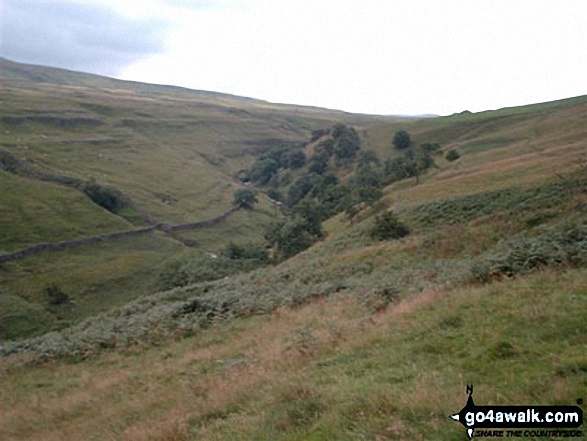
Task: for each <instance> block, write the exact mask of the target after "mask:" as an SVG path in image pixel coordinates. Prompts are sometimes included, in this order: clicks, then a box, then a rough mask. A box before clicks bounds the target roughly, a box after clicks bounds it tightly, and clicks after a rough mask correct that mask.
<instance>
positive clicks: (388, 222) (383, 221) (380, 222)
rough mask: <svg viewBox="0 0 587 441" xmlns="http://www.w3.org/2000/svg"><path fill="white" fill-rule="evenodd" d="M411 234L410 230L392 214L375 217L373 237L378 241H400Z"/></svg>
mask: <svg viewBox="0 0 587 441" xmlns="http://www.w3.org/2000/svg"><path fill="white" fill-rule="evenodd" d="M408 234H410V230H409V229H408V227H406V226H405V225H404V224H403V223H401V222H400V220H399V219H398V218H397V217H396V216H395V215H394V214H393V213H392V212H391V211H387V212H386V213H384V214H382V215H380V216H377V217H375V224H374V225H373V228H372V229H371V233H370V235H371V237H372V238H373V239H376V240H389V239H399V238H401V237H404V236H407V235H408Z"/></svg>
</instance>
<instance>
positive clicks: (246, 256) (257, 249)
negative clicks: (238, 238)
mask: <svg viewBox="0 0 587 441" xmlns="http://www.w3.org/2000/svg"><path fill="white" fill-rule="evenodd" d="M222 254H223V255H225V256H226V257H228V258H229V259H232V260H258V261H259V262H263V263H264V262H267V261H268V260H269V253H268V252H267V249H265V247H262V246H260V245H255V244H245V245H237V244H235V243H232V242H231V243H229V244H228V245H226V248H225V249H224V251H223V252H222Z"/></svg>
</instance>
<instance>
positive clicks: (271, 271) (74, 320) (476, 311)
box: [0, 61, 587, 440]
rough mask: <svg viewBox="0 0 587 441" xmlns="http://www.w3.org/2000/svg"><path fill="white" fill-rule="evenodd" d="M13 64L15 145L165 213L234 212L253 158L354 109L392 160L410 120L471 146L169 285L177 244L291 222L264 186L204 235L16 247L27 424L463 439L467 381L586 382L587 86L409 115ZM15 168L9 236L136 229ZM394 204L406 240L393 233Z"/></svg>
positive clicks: (482, 396)
mask: <svg viewBox="0 0 587 441" xmlns="http://www.w3.org/2000/svg"><path fill="white" fill-rule="evenodd" d="M0 73H1V74H2V75H3V78H6V84H7V88H6V91H7V93H6V94H3V96H2V98H1V99H2V106H1V107H0V126H1V127H0V134H1V136H2V137H1V138H0V144H1V145H0V149H2V150H4V151H7V152H9V153H10V154H13V155H16V156H17V157H18V158H20V159H21V160H23V161H27V164H32V166H34V167H36V168H38V169H39V170H42V171H44V172H46V173H52V174H55V175H60V176H68V177H72V178H77V179H82V180H88V179H90V178H91V177H93V178H95V180H96V182H98V183H100V184H102V185H107V186H111V187H112V188H115V189H118V190H120V191H123V192H124V193H125V194H127V195H129V196H130V197H131V198H132V199H133V200H135V201H137V202H138V203H139V204H140V205H141V206H142V207H143V208H144V209H146V210H147V211H148V212H150V213H151V214H152V215H153V216H154V217H155V218H156V219H157V220H158V221H161V222H172V223H178V222H188V221H195V220H201V219H208V218H211V217H213V216H215V215H217V214H219V213H221V212H223V211H224V210H226V209H227V208H228V207H229V206H230V205H231V203H232V193H233V191H234V189H236V188H238V187H239V186H240V185H241V184H240V183H239V182H238V181H237V180H236V179H235V178H234V174H235V172H237V171H238V170H239V169H241V168H245V167H249V166H250V165H251V164H252V163H253V162H254V160H255V158H257V157H258V155H259V154H260V153H261V152H263V151H264V150H266V149H267V148H269V147H272V146H276V145H279V144H281V143H290V142H291V143H294V142H305V141H308V139H309V136H310V132H311V131H312V130H314V129H316V128H328V127H331V126H332V124H333V123H334V122H344V123H345V124H348V125H351V126H353V127H355V128H356V130H357V133H359V135H360V137H361V143H362V146H361V148H362V149H373V150H374V151H376V152H377V155H378V156H379V157H380V158H381V159H386V158H388V157H391V156H395V155H398V152H397V151H395V150H394V149H392V147H391V139H392V137H393V134H394V133H395V132H396V131H397V130H399V129H405V130H408V131H409V132H410V134H411V136H412V138H413V139H414V140H415V142H416V143H418V144H420V143H424V142H431V143H434V142H438V143H440V144H441V148H442V150H443V152H447V151H448V150H450V149H457V150H458V151H459V152H460V154H461V157H460V158H459V159H458V160H456V161H454V162H449V161H447V160H445V159H444V155H437V156H435V162H436V167H435V168H432V169H430V170H429V171H428V172H427V173H426V174H424V175H422V176H420V177H419V179H418V180H416V179H414V178H409V179H403V180H400V181H398V182H394V183H392V184H391V185H389V186H388V187H386V188H384V189H383V197H382V198H381V200H380V201H381V203H380V204H378V205H372V206H366V207H363V208H362V209H361V210H359V212H358V213H357V214H356V216H354V218H353V221H352V222H351V221H349V219H348V217H347V216H346V214H344V213H340V214H338V215H336V216H334V217H332V218H331V219H329V220H327V221H326V222H325V223H324V226H323V227H324V229H325V231H326V236H325V237H324V238H323V239H322V240H321V241H319V242H318V243H316V244H315V245H313V246H312V247H311V248H309V249H307V250H306V251H303V252H302V253H300V254H298V255H296V256H294V257H292V258H290V259H287V260H285V261H284V262H281V263H279V264H277V265H269V266H265V267H262V268H260V269H256V270H254V271H250V272H246V273H239V274H235V275H232V276H230V277H223V278H220V279H218V280H214V281H205V282H200V283H195V284H190V285H187V286H182V287H178V288H175V289H172V290H169V291H160V289H159V287H160V284H161V280H160V273H161V271H162V270H165V271H166V270H168V268H169V265H168V264H169V262H171V263H173V262H175V261H177V259H184V260H188V261H189V260H190V259H193V260H192V261H193V262H196V265H202V266H204V267H207V265H209V264H210V265H212V264H213V262H214V261H215V259H216V257H214V255H213V254H206V253H216V252H218V250H219V249H220V248H221V247H222V246H224V245H226V244H227V243H228V242H235V243H240V244H245V243H248V242H251V241H252V242H256V243H262V241H263V232H264V228H265V226H266V225H267V224H268V223H270V222H271V221H273V220H275V219H277V218H278V217H279V216H281V214H280V212H279V211H278V210H277V209H276V208H275V207H274V206H273V205H271V204H270V203H269V201H268V199H267V198H266V197H264V196H262V195H261V196H260V203H259V204H258V205H257V206H256V208H255V210H249V211H245V210H242V211H238V212H236V213H234V214H233V215H232V216H230V217H229V218H227V219H226V221H225V222H222V223H219V224H217V225H214V226H212V227H210V228H207V229H201V230H194V231H190V230H180V231H176V232H174V233H173V235H167V234H163V233H162V232H160V231H158V232H156V233H152V234H149V235H145V236H140V237H134V238H126V239H123V240H119V241H113V242H103V243H100V244H94V245H90V246H86V247H80V248H76V249H71V250H65V251H60V252H58V253H40V254H38V255H35V256H32V257H28V258H26V259H23V260H19V261H16V262H11V263H7V264H2V266H0V338H2V340H4V341H3V343H2V344H1V345H0V384H1V387H0V425H1V426H2V427H3V430H4V432H3V435H4V436H5V437H6V438H7V439H15V440H16V439H18V440H20V439H35V440H36V439H47V440H51V439H64V438H67V439H128V440H139V439H141V440H142V439H152V440H192V439H198V440H200V439H203V440H220V439H235V440H236V439H239V440H240V439H267V440H279V439H284V440H285V439H288V440H289V439H300V440H302V439H304V440H317V439H349V440H350V439H375V440H385V439H406V440H407V439H410V440H412V439H415V440H426V439H430V440H438V439H441V440H457V439H464V436H465V434H464V430H463V428H462V427H461V426H460V425H458V424H456V423H454V422H452V421H450V420H449V419H448V418H447V416H448V415H449V414H451V413H454V412H456V411H458V410H459V409H460V408H461V407H462V406H463V404H464V397H465V394H464V385H465V384H468V383H474V384H475V398H476V401H477V402H478V403H495V404H523V403H528V404H537V405H538V404H544V405H547V404H574V403H575V401H576V399H577V398H579V397H584V396H585V395H586V394H587V368H586V363H587V360H586V359H585V347H586V345H587V341H586V340H585V336H586V335H587V328H585V324H586V323H587V291H586V290H585V286H587V283H586V282H587V273H586V271H585V267H586V266H587V175H586V171H587V162H586V159H587V158H586V157H585V154H586V153H585V152H586V151H587V149H586V147H587V145H586V142H587V141H586V140H587V126H586V125H585V124H584V123H585V120H586V118H587V98H585V97H578V98H573V99H569V100H562V101H559V102H553V103H544V104H537V105H533V106H525V107H521V108H512V109H501V110H498V111H490V112H482V113H479V114H459V115H453V116H451V117H444V118H435V119H426V120H419V121H411V120H402V121H398V120H393V119H389V118H387V119H385V118H381V117H368V116H357V115H348V114H343V113H341V112H335V111H327V110H322V109H312V108H302V107H288V106H282V105H273V104H269V103H264V102H259V101H255V100H249V99H240V98H238V97H230V96H226V95H220V94H213V93H207V92H198V91H188V90H183V89H177V88H167V87H161V86H148V85H138V84H134V83H130V84H129V83H125V82H118V81H115V80H109V79H102V78H97V77H94V76H85V75H84V76H77V75H76V74H74V73H69V72H66V71H60V70H52V69H46V68H41V67H30V66H24V65H15V64H12V63H9V62H6V61H2V62H0ZM306 148H307V149H308V150H311V149H312V144H310V145H309V146H307V147H306ZM296 173H298V174H299V173H301V171H299V172H296ZM349 173H350V171H349ZM0 180H1V181H0V182H1V183H2V185H3V188H4V185H6V186H7V188H10V189H11V191H10V192H6V193H3V194H2V195H1V196H0V198H1V199H0V201H1V202H2V205H0V207H1V208H0V210H2V211H1V212H2V218H1V219H0V227H1V230H0V233H1V234H0V237H1V238H2V242H1V244H0V249H3V250H12V249H16V248H19V247H22V246H26V245H28V244H32V243H36V241H39V240H42V241H52V240H53V239H55V240H60V239H62V238H64V237H82V236H84V235H90V234H99V233H101V232H107V231H118V230H119V229H121V228H122V229H124V226H125V225H128V226H131V224H130V223H129V222H128V221H127V220H125V219H124V218H123V217H121V216H117V215H115V214H113V213H110V212H108V211H106V210H104V209H102V208H100V207H98V206H97V205H96V204H94V203H93V202H91V201H90V199H89V198H87V197H86V196H85V195H84V194H83V193H82V192H81V191H79V189H75V188H72V187H68V186H63V185H59V184H57V183H48V182H42V181H39V180H38V179H33V178H31V177H23V176H20V175H15V174H13V173H9V172H7V171H2V172H0ZM387 209H392V210H393V211H394V212H395V213H396V214H397V216H398V218H399V220H400V221H401V222H403V223H404V224H405V225H406V226H407V227H408V228H409V230H410V234H409V235H408V236H407V237H404V238H402V239H400V240H383V241H379V240H376V239H375V238H373V237H372V235H371V234H370V232H371V230H372V227H373V224H374V222H375V218H376V216H377V215H378V214H380V213H382V212H383V211H385V210H387ZM186 244H187V245H189V246H190V247H191V248H190V247H188V246H186ZM198 259H199V260H198ZM196 269H198V270H201V268H196ZM55 287H56V288H58V291H59V292H61V293H63V294H65V295H67V296H68V299H69V300H73V302H72V301H68V302H61V303H60V302H58V301H55V299H59V298H60V297H59V296H57V297H56V295H55V293H54V291H51V289H54V290H55V289H56V288H55ZM52 292H53V294H51V293H52ZM48 330H51V331H53V332H49V333H47V332H46V331H48ZM31 336H32V337H31ZM27 337H29V338H27ZM8 340H10V341H8Z"/></svg>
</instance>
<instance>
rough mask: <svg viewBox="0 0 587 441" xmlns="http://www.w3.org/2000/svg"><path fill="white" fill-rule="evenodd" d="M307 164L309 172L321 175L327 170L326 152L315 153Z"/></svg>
mask: <svg viewBox="0 0 587 441" xmlns="http://www.w3.org/2000/svg"><path fill="white" fill-rule="evenodd" d="M309 163H310V165H309V167H308V170H309V171H311V172H313V173H317V174H319V175H322V174H324V172H325V171H326V169H327V168H328V154H327V153H326V152H320V153H318V152H316V153H314V154H313V155H312V156H310V161H309Z"/></svg>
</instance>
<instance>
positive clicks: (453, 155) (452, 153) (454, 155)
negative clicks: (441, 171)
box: [445, 149, 461, 162]
mask: <svg viewBox="0 0 587 441" xmlns="http://www.w3.org/2000/svg"><path fill="white" fill-rule="evenodd" d="M460 157H461V155H460V154H459V152H457V151H456V150H454V149H453V150H449V151H448V153H447V154H446V156H445V158H446V160H447V161H451V162H452V161H456V160H457V159H459V158H460Z"/></svg>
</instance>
